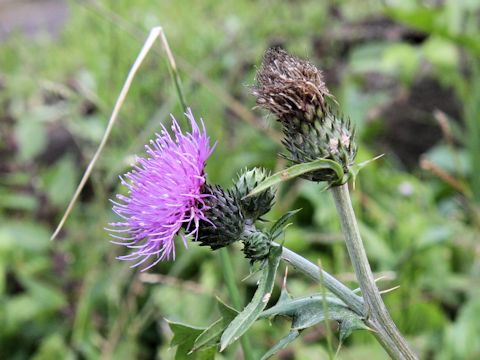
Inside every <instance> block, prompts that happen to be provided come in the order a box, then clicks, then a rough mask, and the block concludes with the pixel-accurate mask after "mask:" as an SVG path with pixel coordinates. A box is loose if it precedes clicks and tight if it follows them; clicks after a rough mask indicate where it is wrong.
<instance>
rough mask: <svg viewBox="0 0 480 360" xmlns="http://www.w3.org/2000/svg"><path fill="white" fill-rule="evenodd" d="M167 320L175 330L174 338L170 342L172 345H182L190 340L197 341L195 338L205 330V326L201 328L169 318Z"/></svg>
mask: <svg viewBox="0 0 480 360" xmlns="http://www.w3.org/2000/svg"><path fill="white" fill-rule="evenodd" d="M167 322H168V325H169V326H170V330H172V332H173V338H172V341H171V342H170V346H177V345H181V344H184V343H186V342H189V341H190V340H192V341H195V339H196V338H197V337H198V336H199V335H200V334H201V333H202V332H203V331H204V330H205V329H204V328H199V327H195V326H191V325H187V324H182V323H178V322H173V321H169V320H167Z"/></svg>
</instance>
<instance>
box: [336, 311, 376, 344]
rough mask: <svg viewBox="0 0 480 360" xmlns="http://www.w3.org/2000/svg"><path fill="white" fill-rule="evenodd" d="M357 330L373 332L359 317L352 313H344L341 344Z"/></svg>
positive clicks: (341, 325) (341, 323)
mask: <svg viewBox="0 0 480 360" xmlns="http://www.w3.org/2000/svg"><path fill="white" fill-rule="evenodd" d="M355 330H371V329H370V328H369V327H368V326H367V325H365V323H364V322H363V321H362V319H360V317H358V315H356V314H353V313H350V314H347V313H344V314H343V317H342V319H341V322H340V342H341V343H343V341H344V340H345V339H346V338H347V337H349V336H350V334H351V333H352V332H353V331H355Z"/></svg>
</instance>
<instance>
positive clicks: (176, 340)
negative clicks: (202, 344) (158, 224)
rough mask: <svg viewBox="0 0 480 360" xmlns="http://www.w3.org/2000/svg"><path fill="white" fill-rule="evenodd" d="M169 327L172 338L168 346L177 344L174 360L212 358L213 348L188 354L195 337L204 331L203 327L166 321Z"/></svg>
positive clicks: (210, 359) (203, 359)
mask: <svg viewBox="0 0 480 360" xmlns="http://www.w3.org/2000/svg"><path fill="white" fill-rule="evenodd" d="M168 324H169V326H170V329H171V330H172V332H173V338H172V341H171V342H170V346H177V351H176V352H175V360H214V358H215V349H214V348H209V349H206V350H205V351H199V352H198V353H195V354H189V352H190V349H191V348H192V346H193V344H194V342H195V339H196V338H197V337H198V336H199V335H200V334H201V333H202V332H203V331H205V328H198V327H194V326H190V325H186V324H182V323H176V322H171V321H168Z"/></svg>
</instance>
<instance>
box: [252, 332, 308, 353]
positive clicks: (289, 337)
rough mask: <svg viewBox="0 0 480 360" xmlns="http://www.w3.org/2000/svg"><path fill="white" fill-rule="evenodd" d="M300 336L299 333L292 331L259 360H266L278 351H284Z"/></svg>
mask: <svg viewBox="0 0 480 360" xmlns="http://www.w3.org/2000/svg"><path fill="white" fill-rule="evenodd" d="M299 335H300V331H298V330H292V331H290V332H289V333H288V335H287V336H285V337H284V338H282V339H281V340H280V341H279V342H278V343H276V344H275V345H274V346H272V347H271V348H270V350H268V351H267V352H266V353H265V354H264V355H263V356H262V359H261V360H266V359H269V358H270V357H272V356H273V355H275V354H276V353H277V352H279V351H280V350H283V349H285V348H286V347H287V346H288V345H289V344H290V343H291V342H293V341H294V340H295V339H296V338H297V337H298V336H299Z"/></svg>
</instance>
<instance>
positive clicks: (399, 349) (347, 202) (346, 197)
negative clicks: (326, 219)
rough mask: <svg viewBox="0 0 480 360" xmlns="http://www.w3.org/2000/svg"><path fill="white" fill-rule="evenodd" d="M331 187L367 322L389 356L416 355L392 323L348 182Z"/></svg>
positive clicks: (414, 357)
mask: <svg viewBox="0 0 480 360" xmlns="http://www.w3.org/2000/svg"><path fill="white" fill-rule="evenodd" d="M330 191H331V193H332V196H333V199H334V201H335V206H336V208H337V212H338V215H339V217H340V222H341V225H342V231H343V234H344V236H345V242H346V245H347V250H348V254H349V256H350V260H351V261H352V264H353V268H354V270H355V274H356V277H357V280H358V282H359V284H360V289H361V290H362V295H363V299H364V301H365V311H366V315H367V318H366V321H367V325H369V326H371V327H372V328H373V329H374V330H375V336H376V337H377V339H378V340H379V341H380V343H381V344H382V346H383V347H384V348H385V350H386V351H387V352H388V354H389V355H390V357H391V358H392V359H399V360H400V359H402V360H403V359H406V360H414V359H418V358H417V356H416V355H415V353H414V352H413V351H412V350H411V349H410V347H409V345H408V343H407V342H406V341H405V339H404V338H403V336H402V335H401V334H400V332H399V331H398V329H397V327H396V326H395V323H394V322H393V320H392V318H391V317H390V314H389V313H388V311H387V308H386V307H385V304H384V302H383V299H382V297H381V295H380V292H379V290H378V288H377V285H376V284H375V280H374V278H373V274H372V270H371V268H370V264H369V262H368V258H367V254H366V252H365V248H364V246H363V242H362V238H361V237H360V232H359V230H358V224H357V220H356V217H355V213H354V211H353V207H352V202H351V199H350V193H349V190H348V184H344V185H341V186H336V187H332V188H331V189H330Z"/></svg>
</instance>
